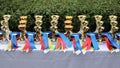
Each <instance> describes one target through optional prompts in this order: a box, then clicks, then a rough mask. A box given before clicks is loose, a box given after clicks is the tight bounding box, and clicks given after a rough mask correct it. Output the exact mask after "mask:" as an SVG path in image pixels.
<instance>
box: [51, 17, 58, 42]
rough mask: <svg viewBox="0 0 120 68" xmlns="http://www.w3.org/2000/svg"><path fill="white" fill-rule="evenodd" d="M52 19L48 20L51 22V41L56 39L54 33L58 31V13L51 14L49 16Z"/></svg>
mask: <svg viewBox="0 0 120 68" xmlns="http://www.w3.org/2000/svg"><path fill="white" fill-rule="evenodd" d="M51 18H52V20H51V22H50V24H51V27H50V29H51V31H52V41H53V42H55V41H56V37H55V34H56V33H57V32H58V30H57V28H58V27H57V24H58V19H59V16H58V15H52V16H51Z"/></svg>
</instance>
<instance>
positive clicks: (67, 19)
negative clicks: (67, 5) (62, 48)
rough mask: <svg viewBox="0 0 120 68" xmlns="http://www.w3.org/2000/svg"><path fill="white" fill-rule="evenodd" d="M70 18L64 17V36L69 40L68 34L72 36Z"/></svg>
mask: <svg viewBox="0 0 120 68" xmlns="http://www.w3.org/2000/svg"><path fill="white" fill-rule="evenodd" d="M72 18H73V17H72V16H66V20H65V22H64V23H65V30H66V32H65V34H66V36H67V37H68V38H69V39H70V40H71V37H70V34H72V29H73V26H72Z"/></svg>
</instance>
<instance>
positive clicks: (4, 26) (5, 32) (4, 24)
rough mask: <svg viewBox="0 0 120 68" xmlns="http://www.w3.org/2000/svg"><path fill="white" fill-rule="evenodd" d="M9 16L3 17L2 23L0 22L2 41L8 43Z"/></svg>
mask: <svg viewBox="0 0 120 68" xmlns="http://www.w3.org/2000/svg"><path fill="white" fill-rule="evenodd" d="M10 17H11V15H3V19H4V20H3V21H1V30H2V32H3V39H2V40H3V41H8V40H9V33H10V29H9V25H8V24H9V22H8V21H9V19H10Z"/></svg>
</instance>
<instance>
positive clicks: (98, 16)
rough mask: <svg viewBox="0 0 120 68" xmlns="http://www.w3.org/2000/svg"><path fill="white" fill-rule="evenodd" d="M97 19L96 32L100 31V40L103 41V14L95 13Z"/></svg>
mask: <svg viewBox="0 0 120 68" xmlns="http://www.w3.org/2000/svg"><path fill="white" fill-rule="evenodd" d="M94 17H95V20H96V25H97V26H96V30H95V32H96V33H98V38H99V39H98V41H99V42H102V37H101V33H102V31H103V30H104V27H103V24H104V22H103V21H101V20H102V16H101V15H95V16H94Z"/></svg>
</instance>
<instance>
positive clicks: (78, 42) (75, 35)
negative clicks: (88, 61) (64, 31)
mask: <svg viewBox="0 0 120 68" xmlns="http://www.w3.org/2000/svg"><path fill="white" fill-rule="evenodd" d="M71 36H72V37H74V39H75V41H76V48H75V50H82V47H81V45H80V41H79V38H80V34H76V33H73V34H71Z"/></svg>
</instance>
